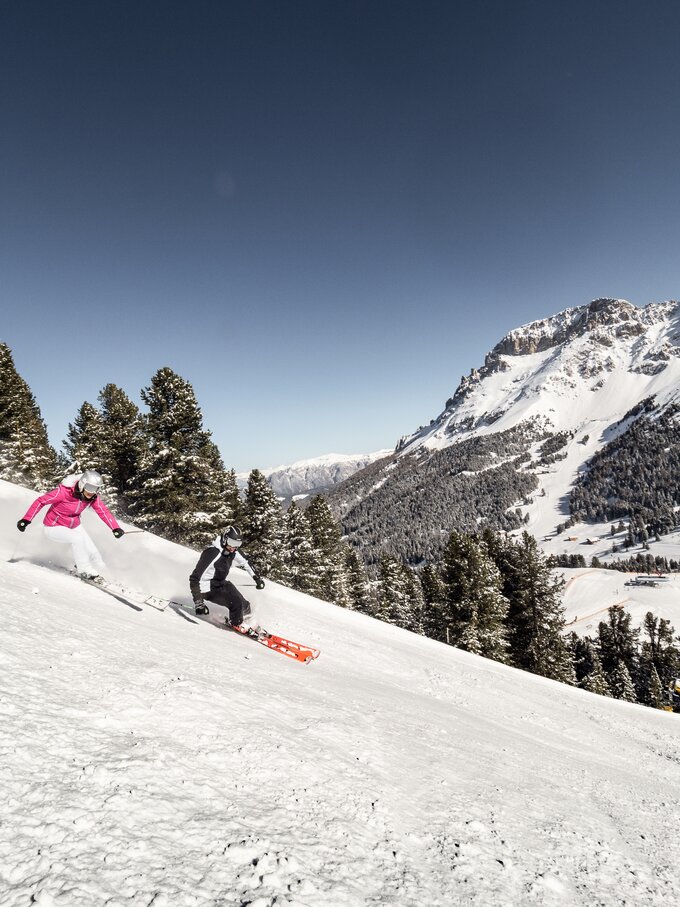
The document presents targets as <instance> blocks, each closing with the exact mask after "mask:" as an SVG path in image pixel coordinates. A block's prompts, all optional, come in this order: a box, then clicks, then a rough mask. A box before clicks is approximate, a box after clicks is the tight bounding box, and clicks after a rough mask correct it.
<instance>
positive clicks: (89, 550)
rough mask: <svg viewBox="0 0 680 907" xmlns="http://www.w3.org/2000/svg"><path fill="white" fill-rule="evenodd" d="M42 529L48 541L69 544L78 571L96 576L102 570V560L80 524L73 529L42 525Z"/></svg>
mask: <svg viewBox="0 0 680 907" xmlns="http://www.w3.org/2000/svg"><path fill="white" fill-rule="evenodd" d="M43 530H44V532H45V535H46V536H47V538H48V539H50V541H52V542H58V543H59V544H60V545H70V546H71V550H72V551H73V557H74V559H75V562H76V570H77V571H78V573H87V574H89V575H90V576H96V575H97V574H99V573H101V572H102V570H103V569H104V560H103V558H102V556H101V554H100V553H99V551H98V549H97V546H96V545H95V543H94V542H93V541H92V539H91V538H90V536H89V535H88V534H87V532H86V530H85V529H84V528H83V527H82V525H81V526H76V527H75V528H73V529H69V528H68V526H44V527H43Z"/></svg>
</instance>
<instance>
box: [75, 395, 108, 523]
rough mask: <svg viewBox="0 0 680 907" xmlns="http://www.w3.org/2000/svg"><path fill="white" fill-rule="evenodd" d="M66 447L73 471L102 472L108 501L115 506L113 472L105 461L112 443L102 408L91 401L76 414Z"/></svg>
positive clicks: (83, 405)
mask: <svg viewBox="0 0 680 907" xmlns="http://www.w3.org/2000/svg"><path fill="white" fill-rule="evenodd" d="M64 450H65V451H66V455H67V456H68V458H69V472H72V473H78V472H85V470H86V469H96V470H97V472H99V473H101V476H102V478H103V479H104V487H105V489H106V495H107V496H106V502H107V504H111V505H113V504H114V502H115V491H114V490H113V487H112V486H113V482H112V479H111V473H110V472H109V470H108V468H107V467H108V463H106V462H105V458H106V455H107V452H108V445H107V442H106V440H105V431H104V424H103V422H102V416H101V413H100V412H99V410H98V409H97V408H96V407H95V406H93V405H92V404H91V403H88V402H87V400H86V401H85V402H84V403H83V404H82V406H81V407H80V409H79V410H78V412H77V413H76V417H75V419H74V420H73V422H69V424H68V431H67V433H66V440H65V441H64ZM112 491H113V495H111V492H112Z"/></svg>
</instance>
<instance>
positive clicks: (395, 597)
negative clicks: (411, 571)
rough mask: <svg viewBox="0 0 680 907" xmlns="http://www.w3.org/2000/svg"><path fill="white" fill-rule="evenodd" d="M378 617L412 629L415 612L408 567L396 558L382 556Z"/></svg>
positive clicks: (389, 622)
mask: <svg viewBox="0 0 680 907" xmlns="http://www.w3.org/2000/svg"><path fill="white" fill-rule="evenodd" d="M379 577H380V578H379V582H378V610H377V614H376V617H377V618H379V620H382V621H385V623H388V624H395V625H396V626H397V627H404V628H406V629H411V624H412V622H413V614H412V609H411V590H410V581H409V575H408V568H407V567H406V566H405V565H404V564H402V563H401V562H400V561H398V560H397V559H396V558H394V557H391V556H390V555H388V554H384V555H383V556H382V557H381V558H380V574H379Z"/></svg>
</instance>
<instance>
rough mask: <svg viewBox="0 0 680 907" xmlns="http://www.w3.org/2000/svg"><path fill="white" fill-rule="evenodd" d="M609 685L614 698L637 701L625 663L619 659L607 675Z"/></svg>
mask: <svg viewBox="0 0 680 907" xmlns="http://www.w3.org/2000/svg"><path fill="white" fill-rule="evenodd" d="M609 685H610V687H611V691H612V696H613V697H614V699H622V700H623V701H624V702H637V696H636V695H635V686H634V684H633V679H632V677H631V676H630V671H629V670H628V667H627V665H626V663H625V662H624V661H623V660H622V659H621V660H619V662H618V663H617V665H616V667H615V668H614V670H613V671H612V672H611V674H610V675H609Z"/></svg>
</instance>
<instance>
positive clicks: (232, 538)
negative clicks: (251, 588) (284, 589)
mask: <svg viewBox="0 0 680 907" xmlns="http://www.w3.org/2000/svg"><path fill="white" fill-rule="evenodd" d="M242 543H243V539H242V538H241V533H240V532H239V531H238V529H237V528H236V526H228V527H227V528H226V529H225V530H224V532H223V533H222V534H221V535H218V536H217V538H216V539H215V541H214V542H213V543H212V545H210V546H209V547H208V548H206V549H205V550H204V551H203V553H202V554H201V556H200V558H199V559H198V563H197V564H196V566H195V567H194V571H193V573H192V574H191V576H190V577H189V588H190V589H191V595H192V597H193V599H194V605H195V607H196V614H208V613H209V611H208V606H207V605H206V602H207V601H208V602H213V603H214V604H216V605H222V607H223V608H228V609H229V623H230V624H231V625H232V626H233V627H240V626H241V625H242V624H243V626H245V627H252V628H253V629H255V628H256V627H257V623H256V621H255V616H254V614H253V611H252V608H251V607H250V602H249V601H248V600H247V599H246V598H244V597H243V595H241V593H240V592H239V590H238V589H237V588H236V586H235V585H234V584H233V583H232V582H230V581H229V580H228V579H227V574H228V573H229V570H230V569H231V566H232V564H236V566H237V567H243V568H244V569H245V570H246V571H247V572H248V573H249V574H250V575H251V576H252V578H253V579H254V580H255V586H256V588H257V589H264V580H263V579H262V578H261V577H260V576H259V575H258V574H257V573H256V572H255V571H254V570H253V568H252V567H251V566H250V564H249V563H248V561H247V560H246V559H245V558H244V557H243V555H242V554H241V553H240V551H238V549H239V548H240V547H241V545H242Z"/></svg>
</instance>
